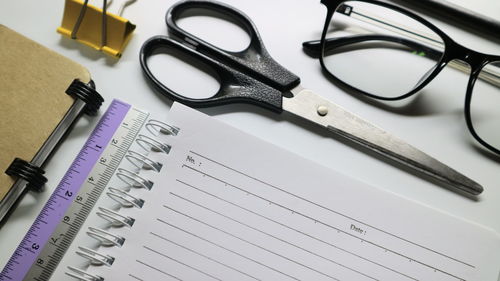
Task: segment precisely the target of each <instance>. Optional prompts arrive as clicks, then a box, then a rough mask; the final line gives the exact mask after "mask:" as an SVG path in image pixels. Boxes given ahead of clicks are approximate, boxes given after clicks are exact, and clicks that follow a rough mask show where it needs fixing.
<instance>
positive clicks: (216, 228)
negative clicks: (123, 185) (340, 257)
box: [164, 206, 340, 281]
mask: <svg viewBox="0 0 500 281" xmlns="http://www.w3.org/2000/svg"><path fill="white" fill-rule="evenodd" d="M164 207H165V208H166V209H168V210H170V211H172V212H175V213H177V214H179V215H182V216H184V217H186V218H188V219H190V220H193V221H195V222H197V223H199V224H202V225H205V226H207V227H209V228H211V229H214V230H217V231H218V232H221V233H224V234H226V235H227V236H230V237H233V238H235V239H237V240H240V241H242V242H244V243H247V244H249V245H252V246H254V247H256V248H259V249H261V250H263V251H265V252H268V253H270V254H273V255H275V256H277V257H280V258H282V259H285V260H287V261H289V262H292V263H294V264H296V265H298V266H301V267H303V268H305V269H309V270H310V271H313V272H315V273H318V274H320V275H322V276H325V277H327V278H330V279H332V280H337V281H340V280H339V279H338V278H336V277H334V276H331V275H329V274H327V273H324V272H322V271H320V270H317V269H315V268H313V267H311V266H308V265H305V264H303V263H301V262H299V261H296V260H294V259H292V258H290V257H287V256H285V255H282V254H280V253H277V252H274V251H272V250H270V249H267V248H266V247H263V246H261V245H259V244H257V243H254V242H252V241H249V240H247V239H244V238H242V237H239V236H237V235H234V234H232V233H231V232H229V231H225V230H223V229H221V228H218V227H216V226H213V225H211V224H209V223H206V222H204V221H202V220H200V219H198V218H195V217H193V216H191V215H188V214H185V213H183V212H181V211H178V210H176V209H174V208H171V207H169V206H164Z"/></svg>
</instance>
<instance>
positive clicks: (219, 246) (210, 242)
mask: <svg viewBox="0 0 500 281" xmlns="http://www.w3.org/2000/svg"><path fill="white" fill-rule="evenodd" d="M156 220H157V221H159V222H161V223H163V224H165V225H167V226H169V227H171V228H174V229H177V230H180V231H182V232H184V233H186V234H188V235H190V236H192V237H195V238H198V239H200V240H202V241H205V242H207V243H209V244H211V245H213V246H216V247H218V248H220V249H223V250H225V251H227V252H230V253H232V254H234V255H237V256H239V257H242V258H244V259H246V260H249V261H252V262H254V263H256V264H258V265H260V266H263V267H265V268H267V269H270V270H272V271H274V272H276V273H279V274H281V275H283V276H286V277H288V278H290V279H293V280H297V281H301V280H300V279H299V278H297V277H294V276H291V275H289V274H287V273H285V272H283V271H280V270H278V269H276V268H273V267H271V266H268V265H266V264H264V263H262V262H260V261H258V260H255V259H252V258H249V257H247V256H245V255H243V254H241V253H238V252H236V251H234V250H231V249H229V248H227V247H225V246H222V245H220V244H217V243H215V242H213V241H210V240H208V239H206V238H203V237H201V236H200V235H197V234H195V233H192V232H190V231H188V230H185V229H183V228H181V227H179V226H176V225H174V224H171V223H169V222H167V221H165V220H162V219H160V218H157V219H156Z"/></svg>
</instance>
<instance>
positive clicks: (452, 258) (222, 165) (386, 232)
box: [183, 150, 476, 268]
mask: <svg viewBox="0 0 500 281" xmlns="http://www.w3.org/2000/svg"><path fill="white" fill-rule="evenodd" d="M189 152H190V153H192V154H194V155H197V156H199V157H202V158H204V159H206V160H208V161H210V162H212V163H215V164H217V165H219V166H221V167H223V168H226V169H228V170H231V171H233V172H235V173H238V174H240V175H243V176H245V177H247V178H249V179H252V180H255V181H257V182H259V183H262V184H264V185H266V186H268V187H271V188H273V189H276V190H278V191H280V192H283V193H285V194H288V195H290V196H292V197H295V198H297V199H300V200H303V201H305V202H307V203H309V204H312V205H315V206H317V207H319V208H321V209H324V210H326V211H329V212H332V213H335V214H337V215H339V216H342V217H344V218H347V219H349V220H352V221H355V222H358V223H360V224H363V225H365V226H368V227H370V228H372V229H374V230H378V231H380V232H382V233H385V234H387V235H390V236H392V237H394V238H397V239H399V240H402V241H404V242H407V243H410V244H412V245H415V246H417V247H420V248H422V249H425V250H428V251H430V252H433V253H435V254H438V255H440V256H443V257H445V258H448V259H450V260H453V261H455V262H458V263H461V264H463V265H466V266H468V267H471V268H476V266H474V265H472V264H469V263H467V262H465V261H462V260H460V259H457V258H454V257H451V256H449V255H447V254H444V253H441V252H438V251H436V250H434V249H431V248H428V247H426V246H424V245H421V244H419V243H416V242H413V241H410V240H408V239H406V238H403V237H401V236H398V235H396V234H394V233H391V232H389V231H386V230H383V229H381V228H378V227H375V226H373V225H370V224H369V223H366V222H364V221H361V220H359V219H356V218H353V217H351V216H349V215H346V214H344V213H341V212H339V211H336V210H333V209H331V208H329V207H326V206H323V205H321V204H318V203H316V202H314V201H311V200H309V199H307V198H304V197H302V196H299V195H296V194H294V193H292V192H289V191H287V190H285V189H284V188H280V187H277V186H275V185H273V184H270V183H268V182H266V181H263V180H260V179H258V178H256V177H253V176H251V175H248V174H246V173H244V172H242V171H239V170H236V169H234V168H232V167H229V166H227V165H224V164H222V163H220V162H218V161H216V160H214V159H211V158H209V157H207V156H205V155H202V154H200V153H197V152H195V151H193V150H190V151H189ZM183 166H185V167H187V168H190V169H193V170H194V171H197V172H200V173H202V174H204V173H203V171H201V170H198V169H196V168H193V167H191V166H189V165H183ZM206 176H210V175H208V174H206ZM213 178H214V179H215V180H218V181H221V182H223V183H225V184H228V185H230V183H227V182H225V181H223V180H221V179H218V178H216V177H213Z"/></svg>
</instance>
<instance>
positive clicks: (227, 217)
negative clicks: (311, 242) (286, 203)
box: [164, 192, 379, 281]
mask: <svg viewBox="0 0 500 281" xmlns="http://www.w3.org/2000/svg"><path fill="white" fill-rule="evenodd" d="M170 194H171V195H172V196H175V197H177V198H179V199H181V200H183V201H185V202H188V203H190V204H193V205H195V206H198V207H200V208H203V209H204V210H207V211H209V212H212V213H214V214H217V215H219V216H221V217H223V218H226V219H228V220H231V221H233V222H236V223H238V224H240V225H242V226H245V227H247V228H249V229H252V230H254V231H257V232H259V233H262V234H264V235H266V236H268V237H271V238H273V239H275V240H278V241H280V242H282V243H285V244H287V245H289V246H292V247H295V248H297V249H300V250H302V251H304V252H306V253H308V254H311V255H313V256H316V257H319V258H321V259H323V260H326V261H328V262H331V263H333V264H336V265H338V266H340V267H343V268H345V269H348V270H350V271H352V272H355V273H358V274H360V275H363V276H365V277H367V278H369V279H372V280H377V281H379V280H378V279H377V278H375V277H373V276H370V275H368V274H366V273H363V272H361V271H358V270H356V269H354V268H351V267H349V266H347V265H344V264H342V263H340V262H337V261H334V260H332V259H330V258H328V257H325V256H322V255H320V254H318V253H315V252H313V251H311V250H308V249H306V248H304V247H302V246H299V245H296V244H294V243H291V242H289V241H287V240H285V239H283V238H280V237H277V236H275V235H272V234H269V233H267V232H265V231H263V230H260V229H258V228H256V227H253V226H250V225H248V224H246V223H244V222H242V221H239V220H237V219H234V218H232V217H230V216H227V215H225V214H222V213H220V212H217V211H214V210H212V209H210V208H208V207H206V206H203V205H202V204H200V203H196V202H194V201H192V200H189V199H187V198H184V197H182V196H180V195H177V194H175V193H172V192H170ZM164 207H166V208H167V206H164Z"/></svg>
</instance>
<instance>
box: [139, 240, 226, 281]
mask: <svg viewBox="0 0 500 281" xmlns="http://www.w3.org/2000/svg"><path fill="white" fill-rule="evenodd" d="M143 248H144V249H147V250H149V251H151V252H153V253H155V254H158V255H159V256H162V257H164V258H166V259H169V260H171V261H174V262H176V263H178V264H181V265H183V266H185V267H187V268H190V269H192V270H194V271H196V272H199V273H201V274H203V275H205V276H207V277H210V278H212V279H215V280H219V281H222V279H220V278H218V277H216V276H213V275H212V274H209V273H206V272H205V271H203V270H201V269H199V268H196V267H194V266H192V265H189V264H187V263H185V262H182V261H180V260H177V259H175V258H173V257H171V256H169V255H167V254H165V253H162V252H160V251H158V250H155V249H153V248H151V247H148V246H143Z"/></svg>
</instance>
